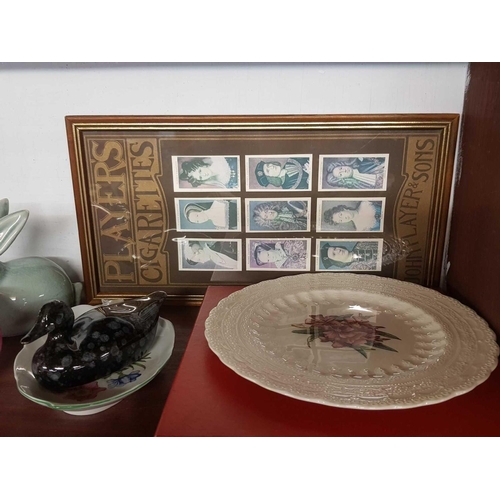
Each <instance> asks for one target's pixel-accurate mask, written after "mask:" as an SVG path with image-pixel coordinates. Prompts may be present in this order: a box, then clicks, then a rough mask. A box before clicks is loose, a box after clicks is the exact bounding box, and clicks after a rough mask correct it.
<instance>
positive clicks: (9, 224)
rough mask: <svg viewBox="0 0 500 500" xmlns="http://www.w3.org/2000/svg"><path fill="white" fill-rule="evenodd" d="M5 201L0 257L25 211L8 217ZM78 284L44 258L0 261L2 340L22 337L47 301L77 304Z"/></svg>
mask: <svg viewBox="0 0 500 500" xmlns="http://www.w3.org/2000/svg"><path fill="white" fill-rule="evenodd" d="M8 212H9V202H8V200H7V199H3V200H0V255H1V254H3V253H4V252H5V251H6V250H7V248H9V246H10V245H11V244H12V242H13V241H14V240H15V239H16V237H17V236H18V234H19V233H20V232H21V230H22V228H23V227H24V225H25V224H26V221H27V219H28V215H29V213H28V211H27V210H20V211H18V212H14V213H12V214H10V215H8ZM81 290H82V284H81V283H72V282H71V280H70V278H69V277H68V275H67V274H66V273H65V271H64V270H63V269H62V268H61V267H60V266H58V265H57V264H56V263H55V262H53V261H51V260H49V259H46V258H44V257H24V258H20V259H14V260H11V261H9V262H0V331H1V332H2V335H3V336H4V337H12V336H14V335H24V334H25V333H27V332H28V331H29V330H30V328H31V327H32V326H33V325H34V323H35V321H36V318H37V316H38V312H39V311H40V308H41V307H42V306H43V305H44V304H46V303H47V302H50V301H51V300H62V301H63V302H66V303H67V304H68V305H69V306H70V307H73V306H75V305H78V304H79V303H80V295H81Z"/></svg>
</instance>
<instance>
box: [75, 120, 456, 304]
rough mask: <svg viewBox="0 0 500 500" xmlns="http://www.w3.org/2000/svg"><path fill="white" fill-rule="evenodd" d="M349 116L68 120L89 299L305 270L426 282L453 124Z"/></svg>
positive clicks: (440, 237)
mask: <svg viewBox="0 0 500 500" xmlns="http://www.w3.org/2000/svg"><path fill="white" fill-rule="evenodd" d="M347 118H348V117H346V116H343V117H335V116H323V117H318V116H315V117H308V116H304V117H279V116H273V117H269V116H268V117H258V116H254V117H154V118H153V117H92V116H86V117H67V119H66V121H67V130H68V139H69V145H70V153H71V163H72V171H73V180H74V188H75V196H76V200H77V207H78V221H79V230H80V236H81V238H80V240H81V245H82V255H83V259H84V264H85V265H84V269H85V274H86V275H85V282H86V287H87V295H88V297H89V299H90V300H92V301H96V300H100V299H101V298H113V297H120V296H139V295H143V294H145V293H149V292H151V291H153V290H157V289H162V290H166V291H167V293H169V294H170V296H171V297H172V298H174V299H176V300H177V299H180V300H184V299H185V300H186V301H191V300H197V299H199V298H200V297H202V295H203V293H204V291H205V290H206V287H207V286H209V285H214V284H217V285H246V284H251V283H256V282H259V281H262V280H267V279H270V278H275V277H279V276H283V275H284V273H286V274H290V273H292V274H293V273H305V272H307V273H309V272H342V271H351V272H364V273H367V272H368V273H371V274H376V275H380V276H387V277H393V278H397V279H401V280H404V281H412V282H414V283H418V284H422V285H425V286H437V285H438V284H439V279H440V272H441V260H442V255H443V247H444V235H445V230H446V227H445V226H446V220H447V209H448V201H449V196H450V186H451V179H452V170H453V147H454V144H455V141H456V129H457V122H458V116H456V115H416V116H415V117H412V116H411V115H405V116H400V117H398V116H373V117H370V116H363V117H356V116H354V117H352V119H349V120H347ZM349 118H350V117H349ZM344 254H345V255H344Z"/></svg>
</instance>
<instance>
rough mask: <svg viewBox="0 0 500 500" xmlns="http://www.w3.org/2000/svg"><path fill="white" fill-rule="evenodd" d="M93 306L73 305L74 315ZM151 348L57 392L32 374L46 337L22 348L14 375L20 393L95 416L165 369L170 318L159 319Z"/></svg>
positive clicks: (169, 349) (170, 342)
mask: <svg viewBox="0 0 500 500" xmlns="http://www.w3.org/2000/svg"><path fill="white" fill-rule="evenodd" d="M89 309H92V306H76V307H73V311H74V312H75V316H76V317H78V315H80V314H83V313H84V312H85V311H88V310H89ZM156 328H157V330H156V337H155V339H154V342H153V345H152V346H151V351H150V352H149V353H147V354H146V355H145V356H144V358H142V359H140V360H138V361H136V362H135V363H132V364H131V365H129V366H126V367H124V368H123V369H122V370H120V371H119V372H115V373H112V374H111V375H110V376H109V377H106V378H101V379H99V380H96V381H95V382H90V383H88V384H85V385H82V386H79V387H75V388H72V389H69V390H67V391H64V392H61V393H56V392H52V391H49V390H48V389H45V388H44V387H43V386H41V385H40V384H39V383H38V382H37V381H36V380H35V377H34V376H33V372H32V371H31V360H32V359H33V355H34V353H35V351H36V350H37V349H38V348H39V347H40V346H41V345H42V344H43V343H44V342H45V340H46V338H45V336H44V337H42V338H40V339H38V340H36V341H35V342H33V343H31V344H27V345H25V346H24V347H23V349H22V350H21V352H20V353H19V354H18V355H17V357H16V359H15V361H14V376H15V378H16V382H17V388H18V389H19V392H20V393H21V394H22V395H23V396H25V397H26V398H28V399H30V400H31V401H34V402H35V403H38V404H41V405H43V406H48V407H49V408H53V409H54V410H62V411H64V412H66V413H69V414H71V415H92V414H94V413H99V412H101V411H104V410H106V409H108V408H110V407H111V406H113V405H115V404H116V403H119V402H120V401H121V400H122V399H123V398H125V397H127V396H129V395H130V394H132V393H133V392H135V391H137V390H139V389H140V388H141V387H143V386H145V385H146V384H147V383H148V382H150V381H151V380H152V379H153V378H154V377H155V376H156V375H157V374H158V373H159V372H160V370H161V369H162V368H163V366H164V365H165V363H166V362H167V361H168V359H169V358H170V356H171V354H172V350H173V347H174V339H175V334H174V327H173V326H172V323H171V322H170V321H167V320H165V319H163V318H159V320H158V325H157V327H156Z"/></svg>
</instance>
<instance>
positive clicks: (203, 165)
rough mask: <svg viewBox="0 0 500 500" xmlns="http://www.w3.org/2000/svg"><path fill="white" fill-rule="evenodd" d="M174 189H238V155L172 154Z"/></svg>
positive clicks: (213, 190) (214, 190)
mask: <svg viewBox="0 0 500 500" xmlns="http://www.w3.org/2000/svg"><path fill="white" fill-rule="evenodd" d="M172 174H173V180H174V191H210V192H218V191H239V190H240V189H241V188H240V157H239V156H172Z"/></svg>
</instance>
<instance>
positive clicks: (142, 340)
mask: <svg viewBox="0 0 500 500" xmlns="http://www.w3.org/2000/svg"><path fill="white" fill-rule="evenodd" d="M166 296H167V294H166V293H165V292H154V293H152V294H150V295H148V296H146V297H141V298H138V299H130V300H126V301H124V302H121V303H119V304H112V305H108V306H100V307H97V308H95V309H91V310H90V311H87V312H86V313H84V314H82V315H81V316H79V317H78V318H77V320H76V321H75V317H74V314H73V311H72V310H71V308H70V307H69V306H68V305H66V304H65V303H64V302H61V301H52V302H49V303H47V304H45V305H44V306H43V307H42V309H41V310H40V314H39V315H38V320H37V322H36V324H35V325H34V326H33V328H32V329H31V330H30V331H29V332H28V334H27V335H25V336H24V337H23V338H22V339H21V343H22V344H29V343H31V342H33V341H34V340H36V339H38V338H40V337H42V336H43V335H45V334H46V335H47V340H46V342H45V344H44V345H43V346H41V347H40V348H39V349H38V350H37V351H36V352H35V354H34V356H33V361H32V370H33V375H34V376H35V379H36V380H38V382H40V384H42V385H43V386H44V387H46V388H47V389H50V390H53V391H62V390H65V389H68V388H70V387H75V386H78V385H83V384H86V383H88V382H92V381H94V380H97V379H99V378H102V377H107V376H108V375H110V374H111V373H113V372H115V371H117V370H120V369H121V368H123V367H124V366H127V365H128V364H130V363H133V362H134V361H137V360H138V359H140V358H142V357H143V356H144V354H145V353H146V352H147V351H148V349H149V347H150V346H151V344H152V341H153V340H154V337H155V334H156V324H157V322H158V318H159V314H160V307H161V305H162V304H163V301H164V300H165V298H166Z"/></svg>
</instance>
